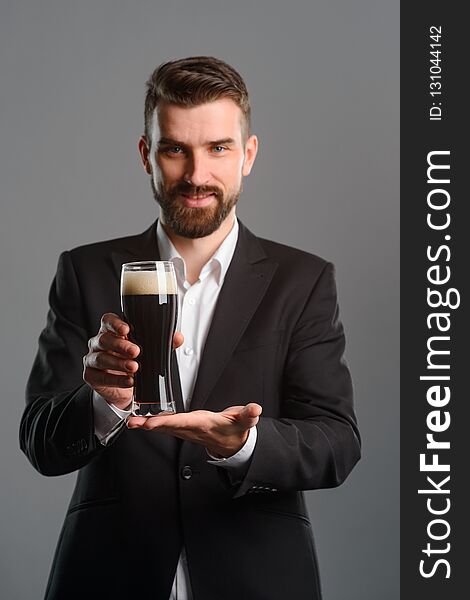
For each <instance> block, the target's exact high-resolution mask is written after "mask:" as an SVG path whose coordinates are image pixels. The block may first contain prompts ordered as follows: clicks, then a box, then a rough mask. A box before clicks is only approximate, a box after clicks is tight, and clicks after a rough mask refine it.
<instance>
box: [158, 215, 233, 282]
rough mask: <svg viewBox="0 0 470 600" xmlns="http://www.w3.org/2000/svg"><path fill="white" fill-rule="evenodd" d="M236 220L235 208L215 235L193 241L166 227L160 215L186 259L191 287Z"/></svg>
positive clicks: (177, 247)
mask: <svg viewBox="0 0 470 600" xmlns="http://www.w3.org/2000/svg"><path fill="white" fill-rule="evenodd" d="M235 218H236V217H235V208H233V209H232V210H231V211H230V213H229V214H228V215H227V217H226V219H224V221H223V222H222V224H221V225H220V227H219V228H218V229H217V230H216V231H214V233H211V234H210V235H207V236H206V237H202V238H195V239H192V238H186V237H182V236H180V235H177V234H176V233H175V232H174V231H173V230H172V229H170V228H169V227H168V225H166V223H165V222H164V221H163V219H162V215H161V214H160V221H161V224H162V226H163V229H164V230H165V233H166V234H167V236H168V237H169V238H170V240H171V242H172V244H173V245H174V247H175V248H176V249H177V250H178V252H179V254H180V255H181V257H182V258H183V259H184V262H185V264H186V278H187V280H188V282H189V283H190V284H191V285H192V284H193V283H195V282H196V281H197V280H198V279H199V275H200V273H201V269H202V267H203V266H204V265H205V264H206V263H207V261H208V260H209V259H210V258H211V256H213V255H214V254H215V252H216V251H217V248H218V247H219V246H220V245H221V244H222V242H223V241H224V240H225V238H226V237H227V236H228V234H229V233H230V231H231V230H232V227H233V224H234V222H235Z"/></svg>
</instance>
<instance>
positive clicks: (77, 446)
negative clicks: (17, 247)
mask: <svg viewBox="0 0 470 600" xmlns="http://www.w3.org/2000/svg"><path fill="white" fill-rule="evenodd" d="M49 304H50V309H49V313H48V316H47V324H46V327H45V328H44V330H43V331H42V333H41V335H40V338H39V348H38V352H37V355H36V358H35V361H34V364H33V368H32V371H31V374H30V377H29V380H28V384H27V388H26V408H25V411H24V414H23V417H22V420H21V426H20V446H21V449H22V450H23V452H24V453H25V454H26V456H27V457H28V459H29V461H30V462H31V464H32V465H33V466H34V468H35V469H37V470H38V471H39V472H40V473H42V474H44V475H62V474H65V473H70V472H72V471H75V470H77V469H79V468H80V467H82V466H84V465H85V464H87V463H88V462H89V461H90V460H91V458H92V457H93V456H94V455H95V454H96V453H97V452H100V451H102V450H103V446H102V445H101V444H100V443H99V442H98V440H97V438H96V437H95V435H94V426H93V404H92V390H91V388H90V387H89V386H88V385H87V384H85V383H84V382H83V379H82V372H83V362H82V358H83V356H84V355H85V354H86V353H87V351H88V337H89V336H88V334H87V332H86V330H85V326H84V312H83V304H82V299H81V292H80V288H79V284H78V281H77V277H76V274H75V270H74V267H73V264H72V259H71V256H70V253H69V252H64V253H63V254H62V255H61V256H60V258H59V264H58V268H57V273H56V276H55V278H54V281H53V282H52V286H51V290H50V294H49Z"/></svg>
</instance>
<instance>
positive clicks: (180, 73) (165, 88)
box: [145, 56, 251, 142]
mask: <svg viewBox="0 0 470 600" xmlns="http://www.w3.org/2000/svg"><path fill="white" fill-rule="evenodd" d="M220 98H230V99H231V100H233V102H235V104H236V105H237V106H238V107H239V108H240V110H241V111H242V114H243V117H244V127H243V139H244V140H246V138H247V137H248V135H249V132H250V124H251V123H250V122H251V108H250V99H249V96H248V90H247V88H246V85H245V82H244V81H243V79H242V77H241V76H240V74H239V73H237V71H236V70H235V69H234V68H233V67H231V66H230V65H228V64H227V63H225V62H224V61H222V60H220V59H218V58H214V57H213V56H190V57H188V58H180V59H178V60H172V61H169V62H165V63H163V64H161V65H160V66H159V67H157V68H156V69H155V71H154V72H153V73H152V74H151V75H150V77H149V79H148V81H147V94H146V96H145V136H146V138H147V141H148V142H150V141H151V138H152V136H151V131H152V117H153V113H154V111H155V109H156V108H157V106H158V105H159V104H160V103H163V102H165V103H168V104H176V105H178V106H188V107H189V106H199V105H200V104H205V103H206V102H213V101H215V100H219V99H220Z"/></svg>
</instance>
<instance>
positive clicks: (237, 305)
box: [191, 223, 277, 410]
mask: <svg viewBox="0 0 470 600" xmlns="http://www.w3.org/2000/svg"><path fill="white" fill-rule="evenodd" d="M276 268H277V263H273V262H269V261H268V260H266V255H265V253H264V250H263V249H262V247H261V245H260V243H259V241H258V239H257V238H256V237H255V236H254V235H253V234H252V233H251V232H250V231H249V230H248V229H247V228H246V227H244V226H243V225H242V223H240V232H239V236H238V242H237V247H236V249H235V253H234V255H233V258H232V262H231V263H230V267H229V269H228V271H227V273H226V276H225V280H224V283H223V286H222V289H221V291H220V295H219V298H218V301H217V305H216V308H215V311H214V316H213V319H212V323H211V327H210V329H209V333H208V336H207V339H206V344H205V347H204V351H203V354H202V358H201V362H200V366H199V372H198V376H197V379H196V383H195V386H194V391H193V395H192V401H191V410H197V409H199V408H202V407H203V406H204V404H205V403H206V401H207V399H208V397H209V395H210V393H211V391H212V390H213V388H214V386H215V384H216V382H217V380H218V379H219V377H220V376H221V375H222V372H223V370H224V368H225V367H226V365H227V364H228V362H229V360H230V357H231V356H232V354H233V352H234V350H235V348H236V346H237V343H238V342H239V340H240V338H241V336H242V335H243V333H244V331H245V330H246V328H247V326H248V324H249V322H250V321H251V319H252V317H253V315H254V313H255V311H256V309H257V308H258V306H259V304H260V302H261V300H262V299H263V296H264V295H265V293H266V291H267V289H268V287H269V284H270V282H271V279H272V277H273V275H274V272H275V271H276Z"/></svg>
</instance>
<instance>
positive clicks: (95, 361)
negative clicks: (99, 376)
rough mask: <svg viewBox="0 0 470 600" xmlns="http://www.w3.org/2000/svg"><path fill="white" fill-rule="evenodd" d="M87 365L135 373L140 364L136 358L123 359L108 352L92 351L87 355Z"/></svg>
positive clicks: (94, 367) (93, 367)
mask: <svg viewBox="0 0 470 600" xmlns="http://www.w3.org/2000/svg"><path fill="white" fill-rule="evenodd" d="M84 362H85V366H86V367H91V368H92V369H101V370H106V369H108V370H112V371H120V372H121V373H126V374H131V373H135V372H136V371H137V369H138V368H139V364H138V363H137V362H136V361H135V360H123V359H122V358H119V357H116V356H114V355H112V354H108V353H107V352H92V353H90V354H87V356H86V357H85V361H84Z"/></svg>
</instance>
